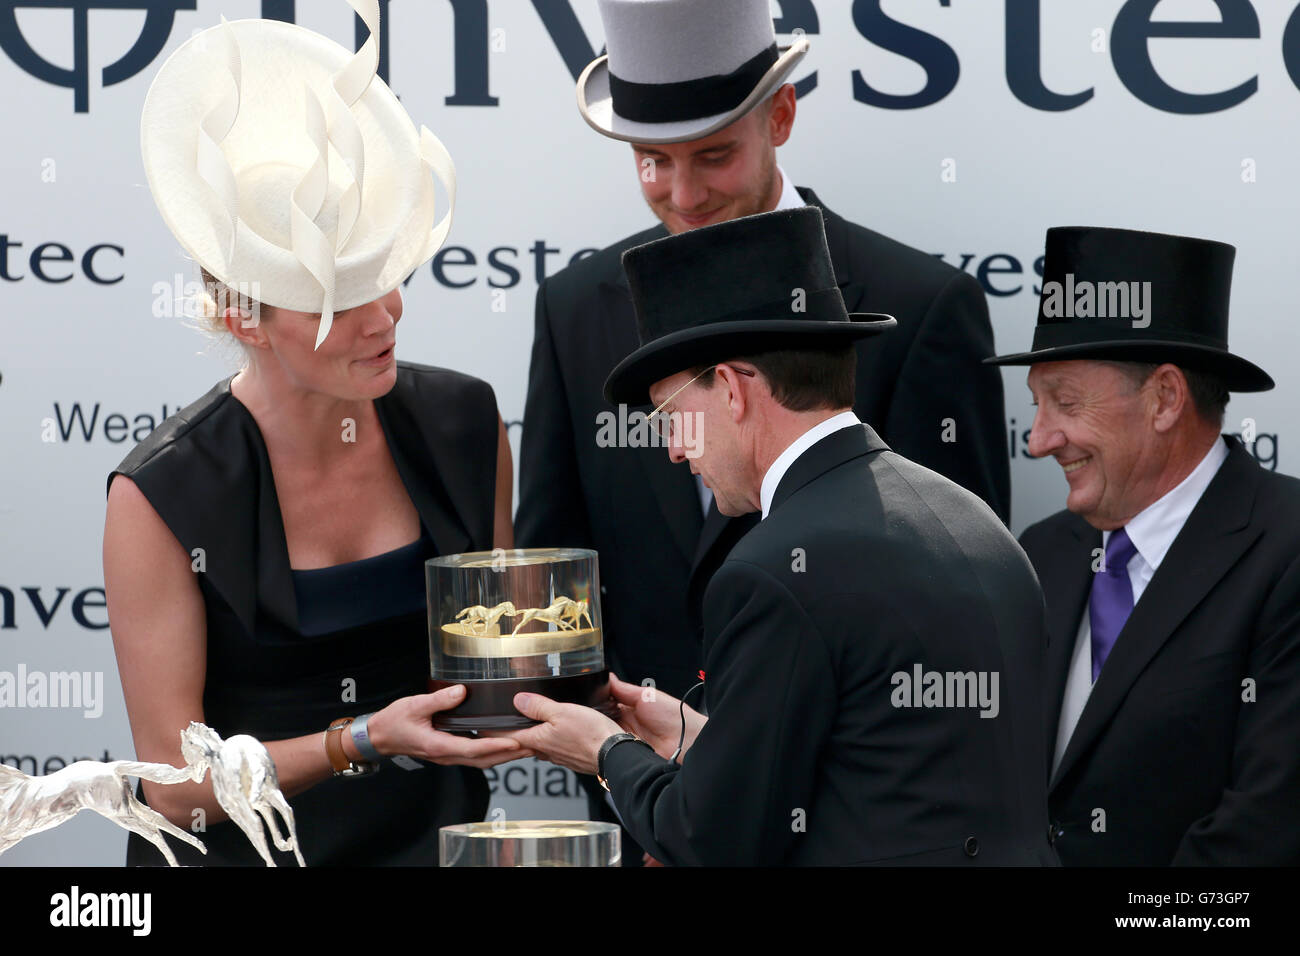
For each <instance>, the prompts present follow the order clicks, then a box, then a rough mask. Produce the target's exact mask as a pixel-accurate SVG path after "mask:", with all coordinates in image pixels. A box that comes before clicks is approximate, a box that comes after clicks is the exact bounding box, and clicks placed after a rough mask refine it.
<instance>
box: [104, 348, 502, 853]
mask: <svg viewBox="0 0 1300 956" xmlns="http://www.w3.org/2000/svg"><path fill="white" fill-rule="evenodd" d="M231 378H233V376H231ZM230 381H231V379H230V378H228V379H225V380H224V381H222V382H219V383H218V384H217V385H215V386H214V387H213V388H212V390H211V391H209V392H208V394H207V395H205V396H204V397H203V398H201V399H199V400H198V401H197V402H195V403H194V404H192V405H190V406H188V407H186V408H184V409H182V410H181V411H179V412H178V413H176V414H175V415H173V416H172V417H171V418H168V419H167V420H166V421H165V422H164V423H163V424H162V425H161V426H159V427H158V428H157V429H156V430H155V431H154V432H153V433H152V434H150V435H149V437H148V438H146V439H145V440H144V441H143V442H141V443H140V444H139V445H137V446H136V448H135V449H134V450H133V451H132V452H131V453H130V454H129V455H128V456H127V457H126V459H125V460H124V461H123V462H122V464H121V465H119V466H118V468H117V469H116V470H115V471H113V472H112V474H110V475H109V478H108V481H109V484H110V485H111V484H112V480H113V477H114V476H116V475H119V474H122V475H127V476H128V477H130V478H131V479H132V480H133V481H134V482H135V483H136V484H137V485H138V486H139V487H140V490H141V491H142V492H143V493H144V495H145V497H146V498H148V500H149V502H150V504H151V505H153V507H154V509H155V510H156V511H157V512H158V514H159V516H160V517H161V518H162V520H163V521H164V522H165V523H166V524H167V526H168V528H169V529H170V530H171V531H172V533H173V534H174V535H175V536H176V538H177V540H179V541H180V543H181V545H182V546H184V548H185V549H186V551H188V552H190V554H191V555H192V556H193V557H194V559H195V566H196V569H197V573H198V580H199V587H200V590H201V591H202V594H203V599H204V603H205V607H206V617H207V672H206V678H205V684H204V694H203V707H204V716H205V721H206V723H207V724H208V725H209V726H211V727H212V728H213V729H214V730H216V731H217V732H218V733H219V734H221V736H222V737H229V736H232V735H234V734H251V735H252V736H254V737H256V738H258V739H259V740H262V741H271V740H282V739H286V738H291V737H299V736H302V735H304V734H310V733H318V734H319V733H323V732H324V730H325V728H326V727H327V726H328V725H329V723H330V722H331V721H332V720H334V719H336V718H338V717H345V716H356V715H359V714H363V713H367V712H370V711H375V710H379V709H381V708H383V707H384V706H386V705H387V704H389V703H391V702H392V701H393V700H396V699H397V698H399V697H405V696H408V695H411V694H419V693H425V692H426V691H427V684H426V682H427V680H428V674H429V649H428V631H427V617H426V613H425V601H424V572H423V563H424V560H425V559H426V558H428V557H432V556H434V555H437V554H454V553H459V552H464V551H483V550H490V549H491V548H492V530H493V517H494V511H493V508H494V496H495V495H494V493H495V487H496V448H497V427H498V426H497V408H496V400H495V397H494V396H493V394H492V389H491V387H490V386H489V385H488V384H487V383H486V382H483V381H480V380H479V379H476V378H472V377H470V376H467V375H463V374H460V373H458V372H452V371H448V370H446V369H437V368H431V367H428V366H421V365H414V364H411V363H406V362H399V363H398V366H397V384H396V385H395V386H394V388H393V390H392V391H391V392H389V393H388V394H387V395H385V396H383V397H382V398H379V399H377V400H376V401H375V407H376V410H377V412H378V416H379V420H380V423H381V425H382V427H383V430H384V436H385V438H386V439H387V441H388V447H389V449H390V450H391V452H392V454H393V459H394V461H395V462H396V465H397V469H398V472H399V474H400V475H401V478H402V482H403V484H404V485H405V486H406V490H407V492H408V493H409V494H410V496H411V500H412V502H413V503H414V504H415V507H416V510H417V511H418V512H419V514H420V524H421V537H420V539H419V540H418V541H415V542H412V543H411V544H409V545H407V546H406V547H404V548H399V549H397V550H395V551H392V552H389V553H387V554H383V555H378V556H376V557H373V558H368V559H365V560H362V561H356V562H352V563H350V564H345V565H339V566H336V567H333V568H322V569H315V570H309V571H293V570H292V569H290V567H289V556H288V548H287V546H286V544H285V536H284V526H283V523H282V521H281V517H280V508H279V503H278V500H277V498H276V493H275V481H274V477H273V476H272V473H271V465H270V460H269V458H268V456H267V451H266V446H265V444H264V442H263V440H262V435H261V431H260V430H259V429H258V427H257V423H256V421H255V420H254V419H253V416H252V415H251V413H249V411H248V410H247V409H246V408H245V407H244V405H243V404H242V403H241V402H240V401H239V400H238V399H236V398H235V397H234V396H233V395H232V394H231V393H230ZM200 549H201V550H200ZM110 623H111V622H110ZM178 732H179V728H178ZM408 763H409V762H408ZM137 792H138V793H139V792H140V791H137ZM141 797H142V798H143V794H142V793H141ZM289 803H290V804H291V805H292V806H293V810H294V815H295V818H296V824H297V830H298V840H299V843H300V845H301V848H302V853H303V856H304V858H305V859H306V861H307V864H308V865H309V866H318V865H334V864H346V865H363V866H364V865H437V863H438V828H439V827H442V826H446V825H449V824H454V823H466V822H470V821H477V820H482V819H484V817H485V816H486V814H487V804H488V787H487V780H486V778H485V777H484V775H483V772H482V771H481V770H476V769H473V768H469V767H442V766H438V765H436V764H429V763H423V762H418V765H417V769H410V770H408V769H404V767H403V766H399V765H398V764H397V763H394V762H392V761H384V763H383V764H382V765H381V770H380V772H379V773H376V774H371V775H369V776H365V777H359V778H352V779H347V778H338V777H336V778H330V779H327V780H325V781H324V782H322V783H319V784H317V785H316V786H314V787H311V788H310V789H308V790H306V791H304V792H302V793H300V794H298V795H296V796H294V797H291V798H290V799H289ZM196 836H198V837H199V839H200V840H202V841H203V843H204V844H205V845H206V846H207V849H208V853H207V855H206V856H204V855H202V854H200V853H199V852H198V851H197V850H195V849H193V848H192V847H190V846H188V845H187V844H184V843H181V842H180V841H179V840H175V839H173V838H171V837H167V838H166V839H167V841H168V843H169V845H170V846H171V847H172V848H173V850H174V851H175V853H176V857H177V860H178V862H180V863H181V864H183V865H194V866H222V865H228V866H238V865H249V866H260V865H262V861H261V858H260V857H259V856H258V855H257V853H256V851H255V850H254V849H253V846H252V844H251V843H250V842H249V841H248V839H247V838H246V837H245V836H244V834H243V831H241V830H239V828H238V827H236V826H235V825H234V824H233V823H230V822H229V821H222V822H219V823H213V824H211V825H209V826H208V827H207V828H206V831H205V832H200V833H197V834H196ZM271 852H272V854H273V855H274V856H275V858H276V863H277V864H279V865H287V866H294V865H296V863H295V862H294V859H293V856H292V854H289V853H281V852H278V851H276V850H275V849H274V847H272V848H271ZM127 865H128V866H141V865H144V866H148V865H165V861H164V859H163V857H162V854H161V853H159V852H158V851H157V850H156V849H155V848H154V847H153V846H152V845H150V844H149V843H148V842H147V841H145V840H143V839H141V838H139V837H137V836H135V835H134V834H132V835H131V836H130V838H129V840H128V843H127Z"/></svg>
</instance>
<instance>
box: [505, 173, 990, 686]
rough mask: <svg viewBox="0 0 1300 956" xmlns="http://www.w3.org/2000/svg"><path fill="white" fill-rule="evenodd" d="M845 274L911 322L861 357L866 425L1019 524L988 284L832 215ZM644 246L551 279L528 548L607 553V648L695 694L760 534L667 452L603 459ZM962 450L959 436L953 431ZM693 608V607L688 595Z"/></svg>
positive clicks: (527, 465) (534, 432)
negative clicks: (719, 571)
mask: <svg viewBox="0 0 1300 956" xmlns="http://www.w3.org/2000/svg"><path fill="white" fill-rule="evenodd" d="M800 195H801V196H802V197H803V198H804V200H805V201H807V202H809V203H811V204H813V205H816V206H819V207H820V208H821V209H822V212H823V214H824V216H825V222H826V238H827V242H828V245H829V247H830V252H831V258H832V260H833V262H834V265H835V274H836V278H837V281H838V282H839V284H840V289H841V291H842V293H843V295H844V300H845V303H846V304H847V305H848V307H849V310H850V311H878V312H887V313H890V314H892V315H894V316H896V317H897V319H898V327H897V328H895V329H893V330H891V331H889V332H888V333H886V334H884V335H880V336H876V337H874V338H872V339H869V340H866V341H865V342H863V343H861V345H860V346H859V361H858V386H857V403H856V405H855V410H856V411H857V413H858V417H859V418H861V419H862V420H863V421H865V422H869V423H870V424H872V425H874V426H876V427H877V428H879V429H880V433H881V434H882V435H883V436H884V438H885V439H886V440H887V441H888V442H889V443H890V445H891V446H892V447H894V448H895V449H897V450H898V451H899V453H900V454H903V455H904V456H906V457H908V458H911V459H913V460H915V461H917V462H919V463H920V464H923V465H926V466H927V467H930V468H932V469H934V470H936V471H938V472H940V473H942V474H944V475H946V476H947V477H949V478H951V479H953V480H954V481H956V482H957V483H958V484H961V485H963V486H965V487H966V488H969V489H970V490H972V491H974V492H975V493H976V494H978V495H979V496H981V497H982V498H984V499H985V500H986V501H987V502H989V503H990V504H991V505H992V507H993V509H994V510H995V511H996V512H997V513H998V514H999V515H1000V516H1001V517H1002V518H1003V519H1004V520H1005V519H1006V517H1007V514H1008V512H1009V502H1010V477H1009V474H1010V473H1009V461H1008V452H1007V443H1006V440H1005V437H1004V435H1003V415H1004V409H1003V401H1002V379H1001V377H1000V373H999V372H998V370H997V369H996V368H993V367H991V366H985V365H981V359H983V358H984V357H986V356H989V355H992V354H993V333H992V328H991V326H990V324H989V317H988V308H987V305H986V303H985V299H984V295H983V291H982V289H981V288H980V286H979V284H978V283H977V282H976V281H975V280H974V279H973V278H971V277H970V276H969V275H966V274H964V273H962V272H959V271H957V270H956V269H953V268H952V267H951V266H949V265H946V264H944V263H942V262H940V261H939V260H937V259H936V258H934V257H933V256H929V255H926V254H924V253H922V252H918V251H917V250H915V249H911V248H909V247H907V246H904V245H902V244H900V243H898V242H895V241H894V240H892V239H888V238H886V237H885V236H882V235H879V234H878V233H875V232H871V231H870V230H868V229H864V228H862V227H861V226H857V225H854V224H853V223H850V222H847V221H845V220H844V219H842V218H840V217H839V216H837V215H835V214H834V213H833V212H831V211H830V210H828V209H826V208H825V207H824V206H822V205H821V202H820V201H819V200H818V199H817V197H816V195H814V194H813V192H812V191H811V190H807V189H801V190H800ZM666 234H667V232H666V230H665V229H664V228H663V227H662V226H658V227H656V228H654V229H649V230H647V231H645V232H642V233H638V234H637V235H634V236H630V237H628V238H627V239H625V240H623V241H622V242H619V243H617V244H616V245H613V246H610V247H609V248H607V249H604V250H602V251H601V252H599V253H597V254H595V255H593V256H590V257H589V258H587V259H583V260H580V261H579V262H577V263H574V264H573V265H571V266H569V267H568V268H566V269H564V270H562V271H561V272H559V273H557V274H556V275H554V276H551V277H550V278H548V279H547V280H545V281H544V282H543V283H542V285H541V287H540V288H539V289H538V292H537V312H536V319H537V323H536V332H535V335H534V339H533V353H532V365H531V369H530V373H529V380H528V398H527V405H526V409H525V413H524V431H523V442H522V449H521V453H520V475H519V511H518V514H517V515H516V517H515V539H516V541H517V542H518V543H519V545H520V546H521V547H543V546H562V545H567V546H571V547H586V548H594V549H595V550H596V551H598V552H599V553H600V571H601V579H602V582H603V585H604V587H603V589H602V591H603V600H602V609H603V612H604V616H605V621H604V628H605V647H606V652H607V655H608V657H609V659H610V662H611V664H612V665H613V666H614V668H615V669H616V671H617V672H618V673H619V675H620V676H622V677H624V678H626V679H628V680H632V681H641V680H643V679H645V678H652V679H653V680H654V681H655V682H656V684H657V685H658V686H659V687H661V688H663V689H665V690H667V691H668V692H669V693H672V694H675V695H678V696H680V695H681V694H682V693H683V692H684V691H685V690H686V688H687V687H689V686H690V685H691V684H693V683H694V682H695V680H696V676H695V673H696V670H697V669H698V668H699V666H700V663H699V662H700V643H699V642H700V635H699V605H700V602H701V599H702V597H703V592H704V586H705V585H706V584H707V583H708V580H709V578H710V576H711V575H712V572H713V570H714V569H716V568H717V567H718V565H719V564H720V563H721V561H722V559H723V558H724V557H725V556H726V554H727V552H728V551H729V550H730V548H731V546H732V545H733V544H734V543H735V541H736V540H738V539H739V538H740V537H741V535H743V534H744V532H745V531H746V530H748V529H749V528H750V527H752V526H753V523H754V519H753V518H752V517H751V516H747V517H746V518H740V519H727V518H725V517H724V516H722V515H721V514H719V513H718V511H717V508H716V507H713V508H711V509H710V512H709V515H708V520H707V522H706V520H705V516H704V513H703V510H702V508H701V506H700V500H699V495H698V492H697V490H696V484H695V480H694V479H693V478H692V476H691V474H690V471H689V470H688V469H686V468H676V467H674V466H673V465H672V463H671V462H670V461H669V459H668V452H667V450H666V449H665V448H663V447H648V448H601V447H598V446H597V443H596V436H597V428H598V425H597V421H598V416H599V415H600V414H601V413H603V412H609V411H611V406H610V405H609V404H608V403H606V402H605V399H604V397H603V396H602V394H601V389H602V386H603V385H604V382H605V378H606V377H607V376H608V375H609V373H610V371H612V370H613V368H614V366H615V365H616V364H617V363H618V362H619V361H620V360H621V359H622V358H623V357H624V356H626V355H628V354H629V353H630V352H632V351H634V350H635V349H636V348H637V344H638V342H637V331H636V319H635V316H634V313H633V310H632V300H631V297H630V293H629V291H628V286H627V278H626V276H625V275H624V274H623V269H622V265H621V262H620V257H621V256H622V254H623V252H624V250H626V249H628V248H630V247H632V246H635V245H640V244H641V243H644V242H649V241H650V240H652V239H658V238H662V237H663V236H665V235H666ZM947 418H952V419H954V421H955V430H956V433H955V438H956V441H953V442H945V441H943V438H944V435H943V428H944V426H943V420H944V419H947ZM684 597H685V600H683V598H684Z"/></svg>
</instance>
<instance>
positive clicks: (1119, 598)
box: [1088, 528, 1137, 682]
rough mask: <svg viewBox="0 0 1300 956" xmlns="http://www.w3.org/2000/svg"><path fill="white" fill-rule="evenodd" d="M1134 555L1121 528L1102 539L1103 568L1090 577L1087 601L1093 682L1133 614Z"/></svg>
mask: <svg viewBox="0 0 1300 956" xmlns="http://www.w3.org/2000/svg"><path fill="white" fill-rule="evenodd" d="M1135 554H1137V548H1136V547H1135V546H1134V544H1133V542H1132V541H1130V540H1129V537H1128V532H1127V531H1125V530H1124V529H1123V528H1120V529H1119V530H1118V531H1113V532H1111V536H1110V540H1109V541H1108V542H1106V569H1105V570H1104V571H1098V572H1096V573H1095V574H1094V575H1093V576H1092V593H1091V595H1090V598H1089V601H1088V623H1089V624H1090V626H1091V628H1092V679H1093V681H1094V682H1095V681H1096V680H1097V675H1098V674H1100V673H1101V665H1102V664H1104V663H1106V658H1107V657H1108V656H1109V655H1110V650H1111V648H1112V647H1114V646H1115V638H1117V637H1119V632H1120V631H1121V630H1123V629H1124V622H1125V621H1127V620H1128V616H1129V615H1130V614H1132V613H1133V585H1132V583H1131V582H1130V581H1129V577H1128V563H1129V562H1130V561H1131V560H1133V555H1135Z"/></svg>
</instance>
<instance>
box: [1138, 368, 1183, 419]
mask: <svg viewBox="0 0 1300 956" xmlns="http://www.w3.org/2000/svg"><path fill="white" fill-rule="evenodd" d="M1145 388H1146V389H1147V390H1149V392H1148V394H1149V396H1150V398H1149V399H1148V400H1149V401H1150V402H1151V403H1152V419H1151V424H1152V426H1153V427H1154V428H1155V430H1156V431H1157V432H1158V433H1161V434H1163V433H1165V432H1168V431H1169V430H1171V429H1172V428H1173V427H1174V426H1175V425H1177V424H1178V422H1179V421H1181V420H1182V417H1183V416H1184V415H1185V414H1188V413H1191V412H1193V408H1192V393H1191V389H1189V388H1188V387H1187V378H1186V377H1185V376H1184V375H1183V373H1182V370H1181V369H1179V368H1178V366H1176V365H1172V364H1170V363H1168V362H1166V363H1165V364H1164V365H1161V366H1160V367H1159V368H1157V369H1156V370H1155V371H1154V372H1152V373H1151V376H1150V377H1149V378H1148V379H1147V381H1146V385H1145Z"/></svg>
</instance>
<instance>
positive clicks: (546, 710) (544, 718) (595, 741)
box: [502, 694, 623, 774]
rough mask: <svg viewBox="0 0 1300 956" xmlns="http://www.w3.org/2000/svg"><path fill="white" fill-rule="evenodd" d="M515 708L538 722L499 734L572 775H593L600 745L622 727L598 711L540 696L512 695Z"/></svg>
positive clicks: (620, 731) (620, 730)
mask: <svg viewBox="0 0 1300 956" xmlns="http://www.w3.org/2000/svg"><path fill="white" fill-rule="evenodd" d="M515 708H516V709H517V710H518V711H519V713H521V714H523V715H524V716H525V717H531V718H532V719H533V720H539V721H541V723H540V724H538V725H537V726H536V727H528V728H526V729H524V730H512V731H509V732H508V733H504V734H502V736H504V737H510V738H513V739H514V740H515V741H517V742H518V744H519V746H521V747H523V748H526V749H527V750H530V751H532V752H533V753H535V754H537V756H539V757H541V758H542V759H543V760H549V761H550V762H551V763H557V764H559V765H560V766H561V767H568V768H569V769H570V770H572V771H574V772H575V773H586V774H594V773H595V772H596V756H597V754H598V753H599V752H600V745H601V744H603V743H604V742H605V741H606V740H607V739H608V738H609V737H611V736H612V735H614V734H617V733H622V731H623V728H622V727H620V726H619V725H618V724H616V723H614V721H612V720H610V719H609V718H608V717H606V716H605V715H604V714H602V713H600V712H599V711H595V710H592V709H591V708H590V707H583V706H582V705H580V704H561V703H557V702H556V701H553V700H551V699H550V698H549V697H543V696H542V695H541V694H515Z"/></svg>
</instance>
